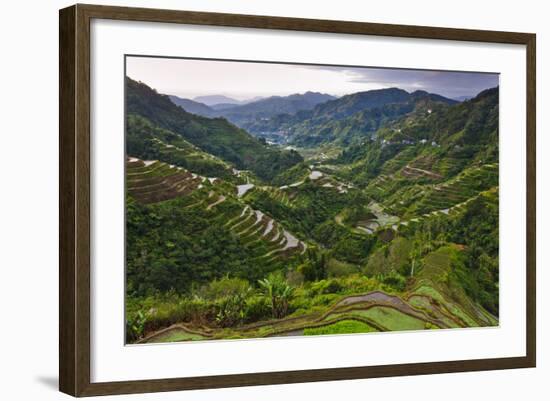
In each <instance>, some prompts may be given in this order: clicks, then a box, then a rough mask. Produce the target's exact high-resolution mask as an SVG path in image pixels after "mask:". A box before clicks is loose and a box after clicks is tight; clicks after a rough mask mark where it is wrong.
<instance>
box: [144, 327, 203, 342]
mask: <svg viewBox="0 0 550 401" xmlns="http://www.w3.org/2000/svg"><path fill="white" fill-rule="evenodd" d="M191 340H207V338H206V337H205V336H201V335H200V334H194V333H189V332H187V331H185V330H183V329H172V330H168V331H166V332H165V333H162V334H160V335H158V336H157V337H155V338H154V341H152V342H155V343H173V342H177V341H191Z"/></svg>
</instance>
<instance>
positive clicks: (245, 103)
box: [125, 56, 499, 344]
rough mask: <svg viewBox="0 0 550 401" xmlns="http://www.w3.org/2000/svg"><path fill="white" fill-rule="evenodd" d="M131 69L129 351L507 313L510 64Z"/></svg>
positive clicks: (459, 322)
mask: <svg viewBox="0 0 550 401" xmlns="http://www.w3.org/2000/svg"><path fill="white" fill-rule="evenodd" d="M126 62H127V77H126V159H125V175H126V342H127V343H132V344H143V343H159V342H180V341H197V340H220V339H244V338H263V337H274V336H309V335H329V334H331V335H334V334H357V333H371V332H386V331H407V330H437V329H459V328H467V327H489V326H497V325H498V324H499V320H498V316H499V263H498V255H499V245H498V232H499V231H498V218H499V162H498V124H499V119H498V105H499V89H498V74H488V73H457V72H444V71H424V70H397V69H396V70H392V69H384V70H380V69H376V68H362V67H326V66H313V65H312V66H307V65H305V66H302V65H285V64H270V63H246V62H238V61H231V62H229V61H227V62H226V61H211V60H209V61H208V60H193V59H171V58H166V59H161V61H160V62H159V61H158V60H156V62H155V64H151V65H149V64H148V63H150V62H151V59H149V58H147V57H137V56H132V57H128V58H127V60H126ZM153 65H154V66H155V67H154V68H153ZM174 71H177V74H174V73H173V72H174ZM460 74H463V75H460ZM458 75H460V77H459V76H458ZM296 77H304V78H303V79H297V78H296ZM387 82H391V85H390V84H388V83H387ZM331 85H332V86H331Z"/></svg>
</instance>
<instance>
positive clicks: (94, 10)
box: [59, 4, 536, 396]
mask: <svg viewBox="0 0 550 401" xmlns="http://www.w3.org/2000/svg"><path fill="white" fill-rule="evenodd" d="M94 18H98V19H110V20H126V21H146V22H164V23H181V24H193V25H210V26H221V27H241V28H260V29H261V28H266V29H275V30H288V31H309V32H325V33H346V34H356V35H375V36H391V37H400V38H421V39H441V40H453V41H475V42H492V43H501V44H502V43H504V44H519V45H525V46H526V49H527V51H526V54H527V58H526V60H525V62H526V71H527V86H526V87H527V94H526V99H527V120H526V129H527V131H526V132H527V137H526V141H527V177H526V182H527V193H526V202H527V227H526V234H527V235H526V241H527V242H526V250H527V259H526V267H527V268H526V274H527V276H526V283H527V288H526V294H527V300H526V307H527V309H526V317H527V319H526V327H525V331H526V350H527V354H526V356H524V357H511V358H494V359H476V360H461V361H441V362H433V363H411V364H400V365H382V366H368V367H347V368H330V369H315V370H303V371H302V370H301V371H281V372H269V373H262V372H258V373H251V374H232V375H223V376H202V377H188V378H186V377H182V378H167V379H155V380H136V381H121V382H101V383H92V382H91V380H90V362H91V354H90V344H91V335H90V317H91V316H90V296H91V294H90V255H91V251H90V210H91V205H90V199H91V198H90V174H91V171H90V21H91V20H92V19H94ZM59 28H60V39H59V48H60V53H59V57H60V69H59V93H60V103H59V123H60V141H59V151H60V165H59V180H60V186H59V197H60V200H59V225H60V236H59V255H60V270H59V275H60V281H59V283H60V293H59V311H60V312H59V318H60V319H59V322H60V323H59V358H60V360H59V388H60V390H61V391H62V392H64V393H67V394H70V395H73V396H94V395H105V394H123V393H144V392H156V391H174V390H190V389H207V388H220V387H236V386H252V385H267V384H282V383H298V382H315V381H325V380H348V379H363V378H374V377H390V376H401V375H420V374H434V373H449V372H465V371H481V370H493V369H511V368H527V367H534V366H535V364H536V305H535V300H536V292H535V291H536V273H535V246H536V227H535V213H536V212H535V206H536V203H535V202H536V200H535V199H536V192H535V191H536V189H535V158H536V153H535V146H536V143H535V121H536V92H535V91H536V89H535V88H536V87H535V73H536V70H535V69H536V59H535V48H536V36H535V35H534V34H530V33H513V32H495V31H481V30H466V29H450V28H435V27H421V26H405V25H390V24H372V23H362V22H349V21H329V20H313V19H298V18H282V17H267V16H253V15H237V14H218V13H203V12H192V11H170V10H156V9H142V8H125V7H110V6H96V5H80V4H79V5H74V6H72V7H68V8H65V9H62V10H61V11H60V16H59Z"/></svg>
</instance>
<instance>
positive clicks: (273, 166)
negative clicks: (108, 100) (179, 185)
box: [126, 78, 302, 179]
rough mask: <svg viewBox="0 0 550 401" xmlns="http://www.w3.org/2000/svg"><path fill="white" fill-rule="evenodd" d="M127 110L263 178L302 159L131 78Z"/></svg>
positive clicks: (128, 112) (128, 82)
mask: <svg viewBox="0 0 550 401" xmlns="http://www.w3.org/2000/svg"><path fill="white" fill-rule="evenodd" d="M126 112H127V115H128V116H132V115H137V116H140V117H143V118H145V119H147V120H148V121H150V122H151V123H152V124H154V125H155V126H156V127H158V128H162V129H165V130H168V131H171V132H173V133H174V134H176V135H178V136H180V137H182V138H183V139H185V140H187V141H188V142H190V143H191V144H193V145H195V146H197V147H199V148H200V149H202V150H203V151H205V152H208V153H211V154H212V155H214V156H217V157H219V158H220V159H222V160H224V161H226V162H229V163H232V164H233V165H234V166H235V168H237V169H240V170H251V171H252V172H254V173H255V174H256V175H257V176H258V177H260V178H263V179H270V178H272V177H274V176H275V175H277V174H278V173H280V172H282V171H283V170H285V169H287V168H289V167H292V166H293V165H294V164H296V163H298V162H300V161H301V160H302V158H301V157H300V155H299V154H298V153H296V152H293V151H283V150H279V149H274V148H270V147H268V146H266V145H265V144H264V143H262V142H260V141H259V140H257V139H256V138H254V137H252V136H250V135H249V134H248V133H247V132H246V131H244V130H242V129H239V128H237V127H236V126H234V125H232V124H231V123H229V122H228V121H227V120H225V119H223V118H214V119H210V118H207V117H202V116H197V115H195V114H191V113H188V112H186V111H185V110H183V109H182V108H181V107H178V106H176V105H175V104H174V103H173V102H172V101H171V100H170V98H169V97H168V96H165V95H161V94H158V93H157V92H156V91H154V90H153V89H151V88H149V87H148V86H147V85H145V84H143V83H139V82H135V81H133V80H131V79H130V78H127V80H126Z"/></svg>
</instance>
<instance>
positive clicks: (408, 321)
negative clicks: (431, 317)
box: [333, 306, 426, 331]
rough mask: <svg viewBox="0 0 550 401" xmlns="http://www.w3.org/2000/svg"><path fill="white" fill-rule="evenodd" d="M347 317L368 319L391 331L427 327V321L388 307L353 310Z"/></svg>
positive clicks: (347, 313)
mask: <svg viewBox="0 0 550 401" xmlns="http://www.w3.org/2000/svg"><path fill="white" fill-rule="evenodd" d="M336 315H338V314H336ZM346 315H352V316H359V317H364V318H367V319H369V320H372V321H375V322H376V323H379V324H380V325H381V326H383V327H385V328H386V329H388V330H390V331H399V330H424V328H425V327H426V322H425V321H423V320H420V319H417V318H414V317H412V316H409V315H406V314H404V313H401V312H399V311H398V310H396V309H393V308H389V307H387V306H375V307H372V308H369V309H365V310H351V311H349V312H346ZM333 316H334V315H333Z"/></svg>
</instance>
